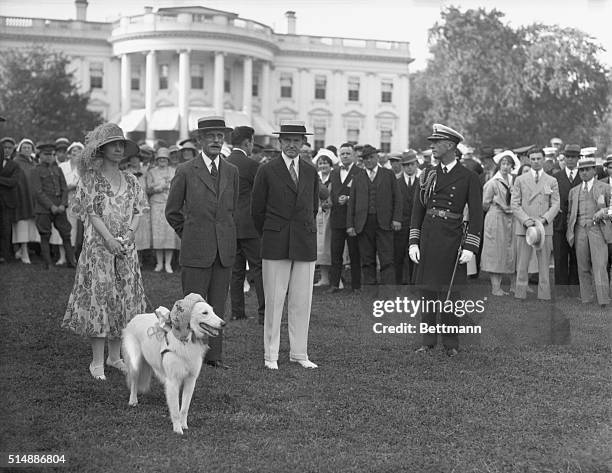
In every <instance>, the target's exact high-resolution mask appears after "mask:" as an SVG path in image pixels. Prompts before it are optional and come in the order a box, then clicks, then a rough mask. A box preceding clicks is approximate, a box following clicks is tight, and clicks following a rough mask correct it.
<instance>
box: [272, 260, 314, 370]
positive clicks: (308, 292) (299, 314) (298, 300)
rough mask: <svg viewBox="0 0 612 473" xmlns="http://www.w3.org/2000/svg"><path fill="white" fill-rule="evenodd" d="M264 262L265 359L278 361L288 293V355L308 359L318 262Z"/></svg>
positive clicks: (293, 357) (297, 358)
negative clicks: (311, 312) (309, 326)
mask: <svg viewBox="0 0 612 473" xmlns="http://www.w3.org/2000/svg"><path fill="white" fill-rule="evenodd" d="M261 263H262V276H263V287H264V294H265V298H266V311H265V320H264V359H265V360H266V361H278V349H279V346H280V329H281V321H282V318H283V307H284V305H285V296H288V301H287V309H288V325H289V357H290V358H291V359H294V360H307V359H308V325H309V323H310V307H311V305H312V284H313V281H314V270H315V262H314V261H292V260H288V259H285V260H269V259H263V260H262V262H261Z"/></svg>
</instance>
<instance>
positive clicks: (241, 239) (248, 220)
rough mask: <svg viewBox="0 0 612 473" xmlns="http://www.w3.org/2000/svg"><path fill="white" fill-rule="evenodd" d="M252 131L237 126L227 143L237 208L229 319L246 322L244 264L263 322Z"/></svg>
mask: <svg viewBox="0 0 612 473" xmlns="http://www.w3.org/2000/svg"><path fill="white" fill-rule="evenodd" d="M254 133H255V131H254V130H253V128H251V127H250V126H237V127H236V128H235V129H234V131H232V133H231V137H230V142H231V143H232V146H233V149H232V152H231V153H230V155H229V156H228V158H227V162H228V163H231V164H233V165H234V166H236V167H237V168H238V175H239V177H240V190H239V196H238V207H237V208H236V210H235V212H234V221H235V222H236V238H237V240H236V261H235V263H234V268H233V270H232V282H231V285H230V297H231V299H232V318H233V319H246V318H247V316H246V314H245V313H244V279H245V276H246V264H247V261H248V263H249V270H250V272H251V275H252V276H253V279H254V280H255V293H256V294H257V312H258V315H259V322H260V323H261V324H263V322H264V310H265V299H264V290H263V280H262V276H261V254H260V252H261V244H260V239H259V233H258V232H257V230H256V229H255V224H254V223H253V217H252V216H251V192H252V191H253V182H254V181H255V175H256V174H257V169H258V168H259V163H258V162H256V161H254V160H253V159H251V158H250V155H251V152H252V150H253V135H254Z"/></svg>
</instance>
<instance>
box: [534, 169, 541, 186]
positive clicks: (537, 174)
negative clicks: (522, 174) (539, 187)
mask: <svg viewBox="0 0 612 473" xmlns="http://www.w3.org/2000/svg"><path fill="white" fill-rule="evenodd" d="M535 173H536V175H535V183H536V184H537V183H538V181H539V180H540V172H539V171H536V172H535Z"/></svg>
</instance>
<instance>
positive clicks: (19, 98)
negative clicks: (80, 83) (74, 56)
mask: <svg viewBox="0 0 612 473" xmlns="http://www.w3.org/2000/svg"><path fill="white" fill-rule="evenodd" d="M69 64H70V60H69V58H68V57H66V56H65V55H64V54H62V53H58V52H53V51H49V50H47V49H45V48H44V47H40V46H36V47H32V48H29V49H12V50H8V51H6V52H5V53H4V54H3V55H2V56H1V57H0V109H2V110H3V111H4V113H5V114H6V116H7V118H8V122H7V123H6V124H5V133H6V134H10V135H12V136H14V137H15V138H20V137H24V136H27V137H30V138H33V139H54V138H57V137H58V136H66V137H69V138H70V139H78V140H81V141H82V140H83V139H84V136H85V133H86V132H87V131H88V130H91V129H92V128H94V127H95V126H97V125H98V124H100V123H101V121H102V117H101V116H100V114H99V113H97V112H93V111H91V110H88V109H87V104H88V102H89V94H80V93H79V92H78V90H77V87H76V84H75V79H74V76H73V73H72V72H70V71H69Z"/></svg>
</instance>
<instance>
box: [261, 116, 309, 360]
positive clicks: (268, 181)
mask: <svg viewBox="0 0 612 473" xmlns="http://www.w3.org/2000/svg"><path fill="white" fill-rule="evenodd" d="M280 128H281V129H280V131H279V132H275V134H278V135H279V137H278V139H279V142H280V147H281V150H282V155H281V157H280V158H278V159H275V160H273V161H270V162H269V163H266V164H264V165H262V166H260V167H259V169H258V171H257V175H256V176H255V182H254V184H253V194H252V204H251V215H252V216H253V221H254V223H255V228H256V229H257V231H258V232H259V234H260V235H262V242H261V257H262V273H263V284H264V293H265V299H266V309H265V321H264V365H265V367H266V368H268V369H271V370H276V369H278V352H279V345H280V330H281V319H282V316H283V306H284V304H285V297H288V303H287V304H288V323H289V345H290V351H289V360H290V361H294V362H297V363H299V364H300V365H301V366H302V367H304V368H316V367H317V365H316V364H314V363H313V362H312V361H310V360H309V359H308V326H309V323H310V308H311V304H312V285H313V280H314V269H315V261H316V259H317V225H316V220H315V219H316V215H317V211H318V208H319V179H318V175H317V171H316V169H315V168H314V166H312V165H311V164H308V163H307V162H306V160H305V159H301V158H300V157H299V155H300V150H301V149H302V147H303V145H304V143H305V141H306V138H305V136H306V135H310V134H311V133H307V132H306V127H305V126H304V123H303V122H299V121H286V122H282V123H281V127H280Z"/></svg>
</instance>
